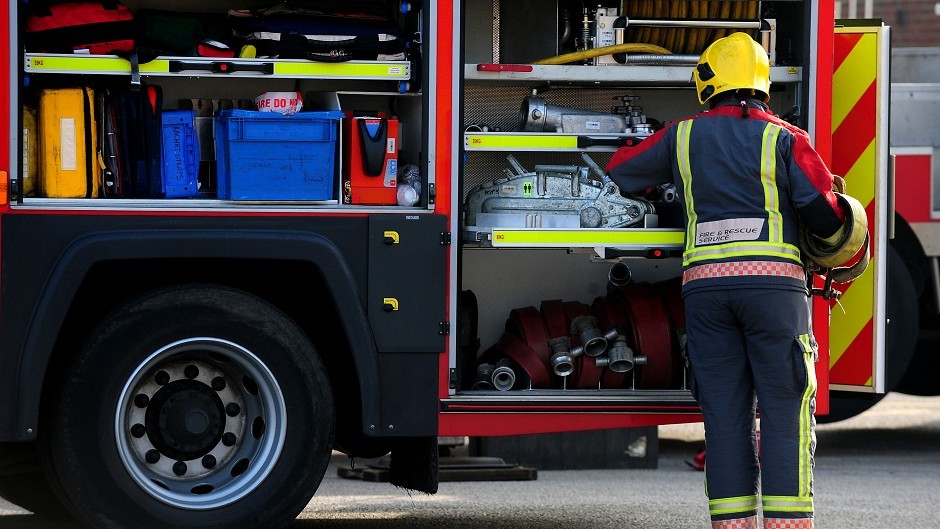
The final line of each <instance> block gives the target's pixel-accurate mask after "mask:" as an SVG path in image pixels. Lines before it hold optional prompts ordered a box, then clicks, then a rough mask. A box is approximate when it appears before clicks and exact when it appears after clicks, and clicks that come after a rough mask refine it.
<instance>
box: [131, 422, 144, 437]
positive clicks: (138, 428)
mask: <svg viewBox="0 0 940 529" xmlns="http://www.w3.org/2000/svg"><path fill="white" fill-rule="evenodd" d="M131 435H133V436H134V437H136V438H137V439H140V438H141V437H143V436H145V435H147V428H146V427H145V426H144V425H143V424H140V423H137V424H135V425H134V426H131Z"/></svg>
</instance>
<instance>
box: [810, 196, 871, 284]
mask: <svg viewBox="0 0 940 529" xmlns="http://www.w3.org/2000/svg"><path fill="white" fill-rule="evenodd" d="M835 195H836V199H837V200H838V201H839V202H840V203H841V204H842V206H843V207H844V208H845V211H846V214H845V223H844V224H843V226H842V233H841V235H840V237H839V240H838V241H836V242H835V243H833V244H825V243H823V242H822V241H821V240H819V239H817V238H816V237H814V236H812V235H811V234H809V233H807V231H806V229H805V227H804V228H803V229H801V230H800V250H801V251H802V252H803V256H804V258H805V259H807V260H809V261H810V263H811V264H812V265H813V266H814V267H815V268H822V269H829V270H830V271H829V273H828V275H829V277H830V278H831V279H832V280H833V281H834V282H836V283H851V282H852V281H854V280H855V279H856V278H858V277H859V276H860V275H862V273H863V272H865V270H866V269H867V268H868V264H869V255H868V253H869V236H868V216H867V215H866V214H865V207H864V206H862V204H861V202H859V201H858V200H857V199H855V198H854V197H851V196H849V195H847V194H844V193H841V192H838V191H837V192H836V193H835ZM862 249H864V251H862ZM860 252H861V255H860V258H859V260H858V261H857V262H856V263H855V264H853V265H851V266H842V265H845V264H846V263H848V262H849V261H851V260H852V258H853V257H855V256H856V255H859V253H860Z"/></svg>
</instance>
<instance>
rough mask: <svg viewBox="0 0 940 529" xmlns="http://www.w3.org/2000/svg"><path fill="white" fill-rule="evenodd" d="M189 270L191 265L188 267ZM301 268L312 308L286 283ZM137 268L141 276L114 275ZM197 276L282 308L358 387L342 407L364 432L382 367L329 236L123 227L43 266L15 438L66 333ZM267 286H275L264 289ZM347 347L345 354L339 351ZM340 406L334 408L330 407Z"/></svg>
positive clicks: (60, 353)
mask: <svg viewBox="0 0 940 529" xmlns="http://www.w3.org/2000/svg"><path fill="white" fill-rule="evenodd" d="M258 256H263V258H259V257H258ZM234 263H238V264H239V265H240V266H237V267H236V266H232V265H233V264H234ZM223 265H224V266H223ZM219 267H222V268H221V269H220V268H219ZM187 270H196V271H195V272H194V273H192V274H187V273H186V271H187ZM304 273H308V274H310V275H309V277H310V279H311V281H310V283H309V289H308V291H309V292H310V293H314V294H321V295H317V296H316V299H311V300H310V304H311V305H313V304H316V305H317V308H316V309H315V310H313V311H311V310H310V308H309V306H306V305H304V303H303V302H302V300H299V299H298V296H297V295H296V290H295V289H291V290H287V289H286V288H285V286H284V285H285V284H286V278H288V277H291V276H293V274H304ZM138 275H146V276H147V277H146V278H145V279H143V280H141V281H139V282H133V283H130V282H127V281H125V283H124V285H120V283H117V284H115V283H114V282H120V281H121V280H122V279H124V280H127V279H129V278H132V277H136V276H138ZM294 277H296V276H294ZM194 278H195V279H196V281H195V282H202V283H214V284H220V285H224V286H230V287H233V288H240V289H243V290H247V291H249V292H252V293H253V294H256V295H259V296H260V297H262V298H265V299H267V300H268V301H269V302H271V303H272V304H274V305H275V306H278V308H280V309H281V310H283V311H284V312H285V313H287V314H288V315H289V316H290V317H292V318H293V319H294V321H295V322H297V324H298V325H299V326H300V327H301V328H302V329H303V330H304V331H305V332H306V333H307V335H308V337H310V338H311V340H312V341H313V342H314V344H315V345H317V346H318V350H320V352H321V356H324V357H325V358H324V361H325V362H326V364H327V368H328V372H329V375H330V378H331V381H332V384H333V385H334V386H335V387H344V388H346V391H347V395H348V394H349V391H350V389H351V388H355V391H354V393H356V394H357V396H358V397H359V399H358V404H359V406H358V408H359V409H355V410H350V409H349V406H355V405H356V404H357V403H354V402H349V400H348V399H347V400H346V401H344V403H343V406H345V407H346V411H347V412H349V411H351V412H354V416H359V417H361V423H362V424H361V425H360V428H362V431H363V432H368V431H369V430H368V428H367V426H368V425H370V424H377V423H378V416H379V395H378V390H377V388H378V377H379V374H378V373H379V371H378V369H379V368H378V362H377V358H376V349H375V345H374V342H373V340H372V330H371V327H370V325H369V322H368V318H367V316H366V313H365V310H364V308H363V305H362V302H361V301H360V300H361V297H360V286H359V285H358V284H357V281H356V278H355V277H354V276H353V273H352V271H351V270H350V267H349V266H348V265H347V263H346V260H345V257H344V256H343V254H342V253H341V251H340V250H339V248H337V247H336V245H335V244H333V242H332V241H330V240H329V239H327V238H325V237H323V236H320V235H317V234H313V233H309V232H284V231H278V232H277V233H272V232H266V231H254V230H224V231H223V230H186V231H181V232H155V231H138V230H128V231H116V232H108V233H96V234H91V235H87V236H84V237H81V238H79V239H77V240H75V241H74V242H73V243H71V244H70V245H69V246H68V247H67V248H66V250H65V251H64V252H63V253H62V255H61V256H60V257H59V259H58V260H57V262H56V265H55V267H54V268H53V270H52V272H51V273H50V274H49V277H48V279H47V281H46V284H45V286H44V288H43V290H42V293H41V295H40V298H39V302H38V303H37V304H36V307H37V309H36V311H35V312H34V314H33V316H32V318H31V319H30V324H29V328H28V330H27V332H26V336H25V340H24V347H23V351H24V353H23V355H22V362H21V364H20V366H19V376H18V387H17V388H16V390H15V391H16V398H17V401H18V402H19V403H20V405H19V406H17V407H16V408H15V413H16V416H15V424H16V425H17V427H15V429H14V432H15V434H16V435H18V436H19V437H20V438H21V440H30V439H34V438H35V437H36V435H37V433H38V432H37V426H36V425H37V423H38V417H39V413H40V410H41V402H40V400H41V395H42V391H43V389H42V388H43V387H44V383H45V382H46V381H47V380H50V379H53V378H54V377H53V375H52V370H53V369H54V368H55V366H56V361H57V359H61V358H63V357H64V356H65V355H67V354H68V350H69V347H70V346H71V345H72V344H70V343H68V342H69V341H70V340H74V339H76V338H78V337H79V336H82V335H83V332H85V331H87V330H88V326H89V324H90V323H91V322H92V321H95V320H96V319H97V318H99V317H101V316H103V315H105V314H106V313H107V312H108V310H109V309H110V308H113V307H115V306H117V305H118V304H120V303H122V302H123V301H126V300H127V299H128V298H129V297H132V296H133V295H135V294H137V293H140V292H142V291H145V290H149V289H151V288H158V287H160V286H166V285H168V284H174V283H178V282H182V281H183V280H185V282H188V283H193V282H194V281H193V279H194ZM108 281H110V282H112V283H110V284H108V286H109V287H112V288H108V289H106V291H107V292H108V294H107V295H99V294H98V293H97V292H96V291H97V289H98V285H99V284H100V283H102V282H105V283H107V282H108ZM272 284H277V285H278V287H277V288H269V287H270V285H272ZM114 286H117V287H118V288H113V287H114ZM324 298H325V299H324ZM325 303H331V304H332V310H329V308H325V307H323V305H324V304H325ZM96 312H97V313H96ZM312 312H313V313H319V314H318V315H317V316H312V315H311V313H312ZM92 314H93V316H92ZM49 329H56V330H57V331H59V332H49V331H48V330H49ZM327 330H328V331H330V332H324V331H327ZM344 349H345V350H348V354H343V353H345V350H344ZM343 411H344V410H341V409H338V410H337V414H340V413H343ZM356 412H358V413H356Z"/></svg>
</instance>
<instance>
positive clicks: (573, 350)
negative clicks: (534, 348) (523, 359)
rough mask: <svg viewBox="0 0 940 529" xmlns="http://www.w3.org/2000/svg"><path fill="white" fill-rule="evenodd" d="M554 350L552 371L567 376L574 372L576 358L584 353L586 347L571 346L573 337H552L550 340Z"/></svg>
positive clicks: (549, 343)
mask: <svg viewBox="0 0 940 529" xmlns="http://www.w3.org/2000/svg"><path fill="white" fill-rule="evenodd" d="M548 346H549V347H550V348H551V350H552V358H551V363H552V371H554V372H555V374H556V375H558V376H560V377H566V376H568V375H570V374H571V373H573V372H574V359H575V358H577V357H579V356H581V355H582V354H584V348H583V347H581V346H580V345H579V346H576V347H571V339H569V338H568V337H567V336H561V337H558V338H552V339H551V340H549V341H548Z"/></svg>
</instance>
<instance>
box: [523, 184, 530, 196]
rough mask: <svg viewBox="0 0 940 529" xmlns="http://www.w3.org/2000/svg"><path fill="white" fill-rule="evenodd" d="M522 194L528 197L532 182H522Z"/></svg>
mask: <svg viewBox="0 0 940 529" xmlns="http://www.w3.org/2000/svg"><path fill="white" fill-rule="evenodd" d="M522 194H523V195H525V196H529V195H531V194H532V182H523V184H522Z"/></svg>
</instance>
